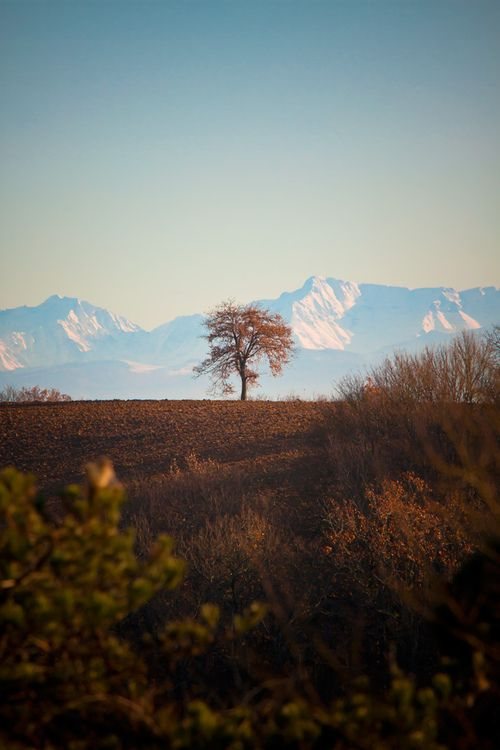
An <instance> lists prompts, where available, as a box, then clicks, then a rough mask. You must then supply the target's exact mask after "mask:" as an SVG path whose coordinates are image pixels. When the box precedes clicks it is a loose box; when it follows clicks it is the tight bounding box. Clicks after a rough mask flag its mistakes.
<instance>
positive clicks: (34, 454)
mask: <svg viewBox="0 0 500 750" xmlns="http://www.w3.org/2000/svg"><path fill="white" fill-rule="evenodd" d="M324 409H325V405H324V404H320V403H311V402H265V401H249V402H243V403H242V402H227V401H80V402H77V401H75V402H70V403H61V404H57V403H48V404H12V405H11V404H4V405H2V406H0V467H3V466H6V465H14V466H16V467H17V468H19V469H21V470H25V471H31V472H32V473H33V474H35V475H36V476H37V477H38V480H39V483H40V486H41V488H42V489H45V490H47V491H52V490H54V489H56V488H58V487H61V486H62V485H64V484H67V483H68V482H74V481H76V482H79V481H81V479H82V477H83V470H84V466H85V463H86V462H87V461H89V460H92V459H95V458H96V457H98V456H103V455H105V456H109V457H110V458H111V459H112V460H113V462H114V464H115V467H116V472H117V475H118V476H119V478H120V479H121V480H122V481H124V482H125V483H126V482H127V481H132V480H139V481H141V480H148V479H150V478H152V477H155V476H158V475H161V474H164V473H165V472H168V471H169V469H170V467H171V465H172V462H173V461H174V459H175V461H177V462H178V463H180V464H182V461H183V460H184V459H185V457H186V456H187V455H189V454H190V453H195V454H196V455H197V456H198V457H199V458H200V459H201V460H204V459H209V458H210V459H215V460H217V461H218V462H220V463H223V464H227V463H235V464H236V463H237V464H239V465H241V467H242V468H245V469H248V470H251V473H254V472H255V471H258V472H259V473H260V474H262V475H266V474H268V475H269V482H270V483H273V484H276V483H277V482H280V481H284V482H286V475H287V471H289V470H291V468H292V466H293V467H295V468H297V465H298V464H300V467H301V469H300V471H303V470H304V467H305V466H307V457H308V456H309V455H312V452H313V450H314V445H315V444H316V443H317V441H318V439H319V438H318V431H317V425H318V423H319V422H320V420H321V415H322V412H323V411H324Z"/></svg>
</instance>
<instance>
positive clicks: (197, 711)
mask: <svg viewBox="0 0 500 750" xmlns="http://www.w3.org/2000/svg"><path fill="white" fill-rule="evenodd" d="M123 495H124V493H123V490H122V488H121V486H120V485H119V484H118V483H117V482H116V480H115V479H114V473H113V472H112V467H110V465H109V462H108V464H106V462H104V463H103V464H101V465H100V466H98V465H95V464H94V465H92V466H91V467H90V469H89V471H88V483H87V486H86V487H84V488H80V487H76V486H72V487H69V488H68V489H67V490H66V492H65V494H64V507H65V513H64V514H63V517H62V519H60V520H58V521H57V520H54V519H51V517H50V515H49V514H48V512H47V509H46V506H45V504H44V502H43V500H42V499H41V498H40V497H39V496H38V495H37V492H36V487H35V483H34V479H33V477H31V476H29V475H23V474H20V473H18V472H17V471H15V470H14V469H6V470H4V471H3V472H2V473H1V474H0V550H1V558H0V632H1V636H0V693H1V695H2V700H1V701H0V747H2V748H9V750H27V749H28V748H44V749H46V750H55V749H56V748H67V749H68V750H80V749H87V748H89V749H90V748H92V749H94V748H95V749H99V748H103V749H104V748H177V749H179V750H182V749H183V748H186V750H187V748H207V749H208V748H214V749H215V748H232V749H233V750H244V749H245V748H249V749H250V748H259V747H262V748H264V747H266V748H267V747H269V748H297V750H299V749H301V748H323V747H327V748H336V749H340V750H343V749H344V748H345V749H347V748H366V750H368V749H369V750H386V749H387V750H389V749H394V750H406V749H408V750H410V749H413V748H425V749H426V750H433V749H436V750H437V749H438V748H446V747H460V748H473V747H474V748H475V747H483V748H489V747H491V748H493V747H495V746H496V744H495V738H494V732H495V724H494V720H493V719H494V717H495V716H497V715H499V713H500V712H499V710H498V709H499V707H500V703H499V700H498V685H497V683H496V677H497V675H498V670H497V667H498V645H497V644H495V640H494V638H495V637H496V634H497V633H498V604H496V605H494V606H493V608H492V609H491V608H490V609H489V608H488V607H489V605H490V603H489V601H488V600H487V596H488V592H489V591H490V590H491V592H492V593H493V595H494V594H495V592H496V588H495V586H484V585H479V582H478V578H477V576H478V575H482V574H484V575H487V576H489V577H490V578H491V579H492V580H494V579H495V577H496V576H497V573H498V549H497V548H494V551H495V555H496V557H495V556H494V555H493V553H491V555H490V557H489V558H488V564H485V565H482V566H481V565H479V566H478V564H477V563H476V564H475V565H472V568H471V571H472V572H471V573H470V575H472V576H473V577H474V576H475V578H474V580H473V581H472V584H471V582H470V581H469V584H468V585H469V586H472V588H473V589H474V587H475V588H476V589H477V590H479V591H480V592H481V596H482V599H481V617H482V620H481V623H479V626H478V627H477V628H474V627H472V624H471V618H472V617H473V614H471V612H472V610H473V604H471V601H472V599H473V597H472V599H471V596H472V595H469V594H468V598H467V607H469V609H467V626H468V628H467V629H466V631H465V630H463V628H462V629H461V620H460V617H459V614H457V613H459V611H460V601H461V598H460V597H461V589H460V587H458V588H457V586H456V585H455V587H454V588H453V586H452V587H450V588H449V590H448V591H447V594H446V597H447V598H446V600H445V603H444V604H442V605H441V610H437V614H436V619H437V620H438V621H439V624H440V627H441V628H445V627H446V622H447V621H450V622H451V626H450V627H452V630H453V638H454V639H455V641H457V642H460V643H461V644H462V647H463V649H465V651H466V656H464V654H463V653H461V652H460V649H455V652H454V653H453V654H451V655H448V664H449V665H450V671H449V673H446V672H445V671H443V672H442V673H439V674H437V675H436V676H435V677H434V680H433V681H432V683H431V684H430V685H429V686H427V687H421V686H419V685H417V684H416V682H415V680H413V679H412V678H411V677H409V676H407V675H405V674H403V673H402V672H401V671H400V670H398V668H397V667H396V666H395V665H393V667H392V678H391V682H390V685H389V687H388V689H387V690H386V691H385V692H382V693H380V692H376V691H374V690H373V689H371V688H370V685H369V684H368V682H367V681H358V682H357V683H356V684H354V685H353V686H351V687H349V688H348V689H347V686H346V694H345V695H344V696H341V697H338V698H337V699H336V700H334V701H333V702H330V703H328V704H327V705H325V703H324V702H323V701H322V700H321V699H320V698H318V696H317V695H315V694H314V690H313V689H312V688H311V686H310V685H306V684H304V685H301V684H298V683H297V682H294V681H289V682H288V683H286V682H284V681H283V680H282V679H276V680H275V684H272V683H268V684H261V685H256V686H255V688H254V689H253V690H252V691H251V692H250V693H249V694H248V695H247V696H246V697H245V698H244V699H243V700H242V699H241V696H236V697H235V700H234V705H229V706H228V705H227V704H224V705H222V704H221V702H217V700H215V699H213V698H214V696H215V695H216V690H215V691H214V689H213V687H214V686H213V685H211V678H210V674H209V673H207V674H206V675H205V676H204V679H205V690H204V692H203V691H202V697H203V699H200V697H199V695H200V692H199V686H198V687H197V690H198V692H197V693H196V694H195V692H194V691H193V692H192V694H190V692H189V686H188V690H187V692H186V691H185V690H183V691H182V693H180V692H179V691H178V690H177V685H176V677H175V675H176V674H177V672H176V667H177V665H178V664H179V663H182V660H183V659H184V658H186V657H187V656H188V657H194V658H195V657H196V656H197V655H198V654H200V653H202V652H205V651H206V650H207V649H210V648H211V647H212V645H213V644H214V642H215V641H216V639H217V637H218V632H220V631H221V624H220V618H219V611H218V608H217V607H215V606H214V605H210V604H206V605H204V606H202V607H201V609H200V613H199V614H200V616H199V619H197V620H194V619H191V620H183V621H179V622H169V623H168V624H167V625H166V627H165V628H164V632H163V633H161V634H159V636H158V639H159V640H158V648H157V651H156V652H155V653H156V655H157V656H156V658H157V659H160V660H162V662H163V663H162V670H158V669H156V671H155V676H154V677H153V676H152V672H151V665H150V664H149V663H148V660H147V659H146V658H145V654H146V653H147V651H148V648H147V644H145V647H144V651H143V650H141V648H137V647H136V648H133V647H132V646H131V645H130V644H129V643H128V642H127V641H126V640H125V639H123V638H121V637H120V636H119V635H118V625H119V624H120V623H121V622H122V621H123V620H124V618H126V617H127V615H129V613H132V612H136V611H137V610H140V608H141V607H142V606H143V605H145V604H146V603H147V602H148V601H149V600H150V599H151V597H154V596H155V595H156V594H157V593H158V592H160V591H165V590H168V589H173V588H175V587H176V586H177V585H178V584H179V582H180V581H181V578H182V575H183V568H184V566H183V563H182V561H180V560H179V559H177V558H176V557H175V556H174V555H173V548H172V541H171V540H170V539H169V538H167V537H160V538H158V540H157V542H156V544H155V546H154V547H153V549H152V551H151V555H150V558H149V559H148V560H147V561H140V560H138V559H137V557H136V555H135V554H134V536H133V532H132V531H129V530H128V531H122V530H120V527H119V521H120V509H121V506H122V503H123ZM492 549H493V548H492ZM492 555H493V556H492ZM478 571H479V572H478ZM469 577H470V576H469ZM462 578H465V580H469V579H468V578H467V575H466V574H465V573H463V572H462ZM496 580H498V578H496ZM464 606H465V605H464ZM443 607H444V609H443ZM495 607H496V608H495ZM464 611H465V610H464ZM450 613H451V614H450ZM265 614H266V610H265V607H263V606H262V605H259V604H257V603H255V604H254V605H252V606H251V607H250V608H249V609H248V610H247V611H245V612H243V613H242V614H240V615H237V616H236V618H235V619H234V621H233V625H232V628H230V629H229V630H226V631H225V632H224V633H222V637H224V638H226V639H228V640H231V642H232V643H234V642H235V641H236V640H237V639H238V638H240V637H244V635H245V634H246V633H247V632H248V630H249V629H251V628H254V627H257V626H258V625H259V623H260V622H261V620H262V618H263V617H265ZM452 615H453V617H452ZM488 618H489V625H488V626H485V624H484V621H486V620H488ZM495 618H497V619H496V620H495ZM495 628H496V629H495ZM461 632H466V633H467V634H468V635H467V637H466V638H465V640H463V641H461ZM471 632H472V633H473V634H474V639H471V638H470V633H471ZM482 633H484V634H485V638H486V642H487V648H486V647H485V648H482V645H481V644H482V641H481V637H482V636H481V634H482ZM463 649H462V650H463ZM464 659H466V660H468V662H467V663H469V664H472V665H473V670H472V671H473V674H472V676H471V677H469V676H468V673H467V674H466V673H465V672H464V673H463V674H461V673H460V664H461V663H462V662H463V661H464ZM495 665H496V666H495ZM155 666H156V667H158V665H157V664H156V665H155ZM451 667H452V669H451ZM453 670H455V671H453ZM159 674H161V675H162V678H161V679H160V678H159V676H158V675H159ZM450 675H451V676H450ZM478 707H479V708H480V709H481V710H480V711H479V708H478ZM485 716H486V719H485ZM488 721H490V723H489V724H488ZM485 722H486V723H485ZM485 726H486V728H487V729H486V732H485V731H484V727H485ZM474 743H475V744H474Z"/></svg>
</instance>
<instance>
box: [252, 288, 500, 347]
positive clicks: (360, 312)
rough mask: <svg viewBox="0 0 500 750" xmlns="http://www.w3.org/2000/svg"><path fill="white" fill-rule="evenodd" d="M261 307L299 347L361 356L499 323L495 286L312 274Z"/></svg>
mask: <svg viewBox="0 0 500 750" xmlns="http://www.w3.org/2000/svg"><path fill="white" fill-rule="evenodd" d="M263 304H264V305H265V306H266V307H269V308H271V309H272V310H274V311H275V312H279V313H280V314H281V315H283V317H284V318H285V319H286V320H287V321H288V322H289V323H290V324H291V326H292V328H293V331H294V333H295V336H296V339H297V343H298V345H299V346H301V347H303V348H304V349H341V350H348V351H351V352H356V353H360V354H368V353H371V352H375V351H377V350H379V349H384V348H386V347H391V346H408V347H410V348H412V347H413V346H414V345H417V344H418V343H420V342H418V339H419V338H421V337H423V338H425V337H426V334H429V333H431V332H436V333H444V334H450V333H457V332H458V331H462V330H467V329H469V330H474V329H479V328H487V327H489V326H491V325H493V324H494V323H495V322H497V321H498V320H499V319H500V291H499V290H498V289H496V287H486V288H476V289H468V290H467V291H465V292H458V291H456V290H455V289H447V288H444V287H437V288H424V289H407V288H405V287H396V286H383V285H380V284H356V283H354V282H352V281H339V280H337V279H331V278H322V277H320V276H312V277H311V278H309V279H307V281H306V282H305V284H304V286H303V287H301V289H297V290H296V291H295V292H285V293H284V294H282V295H281V296H280V297H279V298H278V299H277V300H264V301H263Z"/></svg>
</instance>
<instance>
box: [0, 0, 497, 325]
mask: <svg viewBox="0 0 500 750" xmlns="http://www.w3.org/2000/svg"><path fill="white" fill-rule="evenodd" d="M0 111H1V116H0V170H1V173H0V308H5V307H13V306H16V305H20V304H38V303H39V302H41V301H42V300H43V299H45V298H46V297H47V296H49V295H50V294H53V293H59V294H65V295H74V296H79V297H82V298H84V299H88V300H90V301H91V302H94V303H95V304H100V305H103V306H107V307H109V308H111V309H113V310H115V311H116V312H120V313H122V314H124V315H126V316H127V317H129V318H131V319H132V320H134V321H136V322H138V323H139V324H142V325H144V326H145V327H152V326H154V325H157V324H159V323H162V322H164V321H166V320H168V319H171V318H172V317H175V316H176V315H178V314H184V313H190V312H196V311H200V310H204V309H207V308H208V307H210V306H211V305H213V304H215V303H217V302H219V301H220V300H221V299H224V298H227V297H235V298H237V299H240V300H242V301H245V300H249V299H252V298H260V297H274V296H277V295H278V294H279V293H280V292H281V291H284V290H285V289H293V288H296V287H298V286H299V285H301V284H302V283H303V281H304V280H305V278H306V277H308V276H310V275H312V274H320V275H327V276H334V277H337V278H346V279H352V280H355V281H369V282H375V283H388V284H403V285H406V286H431V285H450V286H456V287H458V288H464V287H470V286H477V285H489V284H497V285H498V284H500V261H499V257H500V252H499V250H500V242H499V240H500V229H499V224H500V218H499V217H500V148H499V135H498V134H499V133H500V3H499V2H497V1H496V0H493V1H492V2H485V1H484V0H470V1H468V2H461V1H460V0H450V1H449V2H447V1H446V2H445V1H443V0H441V1H440V0H432V1H430V2H426V1H425V0H422V1H415V2H405V1H404V0H400V1H398V2H396V1H393V2H388V1H386V0H378V1H377V2H361V1H358V0H346V1H345V2H335V1H334V0H330V1H329V2H315V1H314V0H304V1H303V2H285V1H283V2H271V1H269V2H259V1H257V0H248V1H247V2H239V1H235V2H218V1H215V0H213V1H212V0H205V2H166V1H165V2H151V1H149V2H148V1H147V0H145V1H143V2H126V1H125V0H119V1H118V0H116V2H111V1H109V0H108V2H106V1H105V0H99V1H96V2H78V0H73V1H70V0H67V1H66V2H45V1H43V0H40V1H39V2H27V1H26V0H15V1H13V2H7V1H6V0H0Z"/></svg>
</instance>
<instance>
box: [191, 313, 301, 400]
mask: <svg viewBox="0 0 500 750" xmlns="http://www.w3.org/2000/svg"><path fill="white" fill-rule="evenodd" d="M205 327H206V329H207V331H208V333H207V335H206V339H207V341H208V343H209V347H210V352H209V354H208V356H207V357H206V359H204V360H203V362H201V364H199V365H198V366H197V367H195V368H194V372H195V373H196V374H197V375H202V374H205V373H206V374H209V375H210V377H211V379H212V383H213V389H214V391H215V392H219V393H222V394H228V393H233V391H234V387H233V385H232V384H231V382H230V379H231V376H233V375H238V376H239V378H240V379H241V396H240V398H241V400H242V401H245V400H246V398H247V391H248V389H249V388H250V387H251V386H255V385H256V383H257V382H258V379H259V374H258V372H257V369H256V365H257V364H258V363H259V362H260V361H261V360H267V363H268V365H269V369H270V370H271V373H272V374H273V375H279V374H280V373H281V371H282V369H283V367H284V365H286V364H288V362H289V361H290V358H291V355H292V353H293V339H292V329H291V328H290V326H288V325H287V324H286V323H285V321H284V320H283V318H282V317H281V315H279V314H278V313H272V312H270V311H269V310H266V309H264V308H262V307H259V306H258V305H254V304H250V305H238V304H236V303H235V302H234V301H232V300H228V301H226V302H223V303H222V304H220V305H219V306H218V307H216V308H214V309H213V310H211V311H210V312H209V313H208V315H207V318H206V320H205Z"/></svg>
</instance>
